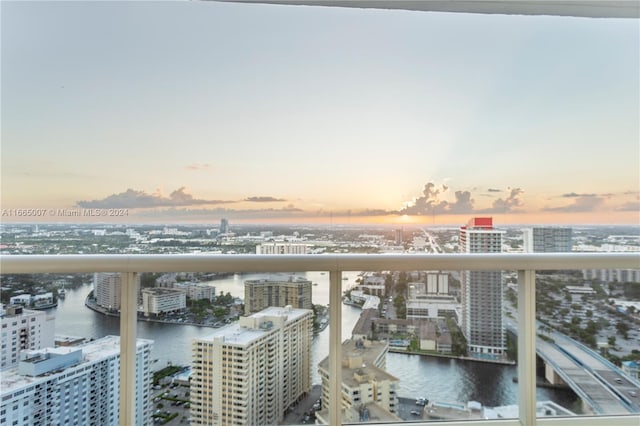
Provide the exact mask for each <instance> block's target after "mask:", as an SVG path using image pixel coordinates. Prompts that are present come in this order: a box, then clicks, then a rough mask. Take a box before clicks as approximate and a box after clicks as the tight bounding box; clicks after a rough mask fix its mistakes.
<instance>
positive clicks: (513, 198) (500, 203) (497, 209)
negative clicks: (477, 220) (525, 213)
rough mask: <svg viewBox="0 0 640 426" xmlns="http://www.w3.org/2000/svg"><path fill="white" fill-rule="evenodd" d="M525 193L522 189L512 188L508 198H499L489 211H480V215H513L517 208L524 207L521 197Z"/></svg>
mask: <svg viewBox="0 0 640 426" xmlns="http://www.w3.org/2000/svg"><path fill="white" fill-rule="evenodd" d="M522 193H524V191H523V190H522V189H521V188H511V191H510V192H509V196H508V197H507V198H504V199H503V198H498V199H497V200H495V201H494V202H493V206H492V207H491V208H489V209H484V210H480V211H479V213H513V212H514V209H515V208H516V207H520V206H522V205H523V203H522V199H521V198H520V195H522Z"/></svg>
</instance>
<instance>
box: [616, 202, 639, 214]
mask: <svg viewBox="0 0 640 426" xmlns="http://www.w3.org/2000/svg"><path fill="white" fill-rule="evenodd" d="M616 210H617V211H620V212H640V201H631V202H629V203H625V204H623V205H622V206H620V207H618V208H617V209H616Z"/></svg>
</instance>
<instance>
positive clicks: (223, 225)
mask: <svg viewBox="0 0 640 426" xmlns="http://www.w3.org/2000/svg"><path fill="white" fill-rule="evenodd" d="M227 232H229V221H228V220H227V219H224V218H223V219H220V233H221V234H226V233H227Z"/></svg>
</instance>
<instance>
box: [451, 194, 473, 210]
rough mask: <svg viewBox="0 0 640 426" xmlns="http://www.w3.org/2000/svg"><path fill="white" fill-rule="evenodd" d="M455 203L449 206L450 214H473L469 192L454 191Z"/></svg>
mask: <svg viewBox="0 0 640 426" xmlns="http://www.w3.org/2000/svg"><path fill="white" fill-rule="evenodd" d="M455 197H456V201H454V202H453V203H451V204H449V212H450V213H471V212H473V203H474V202H475V201H474V199H473V198H471V192H470V191H456V192H455Z"/></svg>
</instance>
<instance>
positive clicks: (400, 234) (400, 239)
mask: <svg viewBox="0 0 640 426" xmlns="http://www.w3.org/2000/svg"><path fill="white" fill-rule="evenodd" d="M395 237H396V245H398V246H400V245H402V244H403V243H404V229H403V228H400V229H396V230H395Z"/></svg>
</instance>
